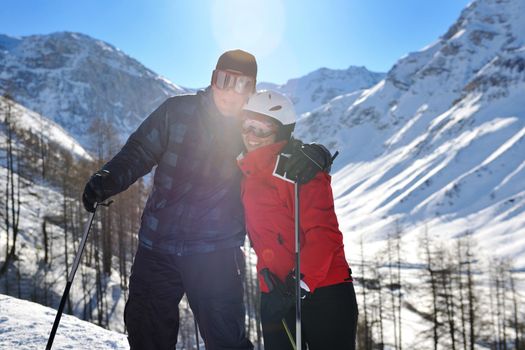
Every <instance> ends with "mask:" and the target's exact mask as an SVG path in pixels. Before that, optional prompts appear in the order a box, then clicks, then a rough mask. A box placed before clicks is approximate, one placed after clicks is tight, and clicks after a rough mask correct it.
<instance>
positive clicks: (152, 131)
mask: <svg viewBox="0 0 525 350" xmlns="http://www.w3.org/2000/svg"><path fill="white" fill-rule="evenodd" d="M169 103H170V100H169V99H168V100H166V101H165V102H164V103H162V104H161V105H160V106H159V107H158V108H157V109H156V110H155V111H153V112H152V113H151V114H150V115H149V116H148V117H147V118H146V119H145V120H144V121H143V122H142V124H141V125H140V126H139V127H138V129H137V130H136V131H135V132H134V133H133V134H131V136H130V137H129V138H128V140H127V141H126V144H125V145H124V146H123V147H122V149H121V150H120V151H119V152H118V153H117V154H116V155H115V156H114V157H113V158H112V159H111V160H110V161H109V162H108V163H107V164H106V165H104V167H103V169H105V170H108V171H109V172H110V174H111V177H112V180H113V181H114V182H115V185H116V188H115V189H114V193H113V194H117V193H119V192H122V191H124V190H126V189H127V188H128V187H129V186H131V185H132V184H133V183H134V182H135V181H136V180H137V179H138V178H140V177H142V176H144V175H146V174H147V173H149V172H150V171H151V169H152V168H153V166H155V165H156V164H158V163H159V161H160V159H161V157H162V154H163V152H164V150H165V148H166V145H167V142H168V137H169V135H168V130H169V128H168V127H167V124H168V111H167V110H168V105H169Z"/></svg>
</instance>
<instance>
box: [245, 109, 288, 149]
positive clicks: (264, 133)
mask: <svg viewBox="0 0 525 350" xmlns="http://www.w3.org/2000/svg"><path fill="white" fill-rule="evenodd" d="M278 129H279V126H278V125H277V124H276V123H275V122H274V121H272V119H271V118H269V117H266V116H264V115H262V114H258V113H253V112H244V115H243V121H242V129H241V130H242V140H243V142H244V146H245V147H246V150H247V151H248V152H252V151H255V150H256V149H258V148H261V147H264V146H267V145H271V144H272V143H275V140H276V133H277V130H278Z"/></svg>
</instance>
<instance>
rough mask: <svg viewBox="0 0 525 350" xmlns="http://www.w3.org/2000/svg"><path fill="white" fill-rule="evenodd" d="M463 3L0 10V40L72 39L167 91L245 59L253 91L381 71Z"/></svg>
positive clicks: (431, 36) (234, 2)
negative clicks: (253, 60) (147, 74)
mask: <svg viewBox="0 0 525 350" xmlns="http://www.w3.org/2000/svg"><path fill="white" fill-rule="evenodd" d="M469 2H470V0H395V1H394V0H325V1H321V0H317V1H310V0H193V1H190V0H187V1H185V0H85V1H74V0H32V1H29V0H2V6H1V8H0V33H2V34H7V35H14V36H25V35H31V34H48V33H52V32H56V31H73V32H81V33H84V34H87V35H89V36H92V37H94V38H97V39H101V40H104V41H106V42H108V43H110V44H112V45H114V46H116V47H118V48H119V49H121V50H122V51H124V52H125V53H127V54H129V55H130V56H132V57H134V58H135V59H137V60H139V61H140V62H141V63H143V64H144V65H145V66H147V67H148V68H150V69H152V70H154V71H155V72H157V73H158V74H161V75H163V76H165V77H167V78H168V79H169V80H171V81H172V82H174V83H176V84H179V85H182V86H187V87H203V86H206V85H207V84H208V82H209V79H210V74H211V70H212V69H213V68H214V66H215V63H216V60H217V58H218V56H219V55H220V54H221V53H222V52H223V51H225V50H227V49H231V48H244V49H246V50H248V51H250V52H252V53H254V54H255V55H256V57H257V59H258V62H259V79H258V80H259V81H269V82H274V83H279V84H281V83H284V82H286V81H287V80H288V79H291V78H296V77H299V76H302V75H305V74H307V73H309V72H311V71H314V70H316V69H318V68H321V67H327V68H333V69H346V68H348V67H349V66H350V65H357V66H366V67H367V68H368V69H370V70H373V71H382V72H386V71H388V70H389V69H390V68H391V66H392V65H393V64H394V63H395V62H396V61H397V59H399V58H400V57H401V56H403V55H405V54H407V53H408V52H411V51H417V50H419V49H421V48H423V47H424V46H426V45H428V44H431V43H432V42H434V41H435V40H436V39H437V38H438V37H439V36H440V35H442V34H444V33H445V32H446V31H447V29H448V28H449V26H450V25H452V23H453V22H454V21H455V20H456V19H457V18H458V17H459V15H460V13H461V10H462V9H463V8H464V7H465V6H466V5H467V4H468V3H469Z"/></svg>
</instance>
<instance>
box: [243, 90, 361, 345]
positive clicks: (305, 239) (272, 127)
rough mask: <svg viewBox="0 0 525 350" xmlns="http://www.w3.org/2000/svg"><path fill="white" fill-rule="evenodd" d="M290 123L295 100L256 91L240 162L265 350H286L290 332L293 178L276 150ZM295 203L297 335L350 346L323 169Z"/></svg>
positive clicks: (351, 316)
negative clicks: (298, 296) (297, 231)
mask: <svg viewBox="0 0 525 350" xmlns="http://www.w3.org/2000/svg"><path fill="white" fill-rule="evenodd" d="M294 126H295V112H294V109H293V105H292V103H291V102H290V100H288V99H287V98H286V97H285V96H283V95H282V94H280V93H278V92H274V91H262V92H258V93H256V94H254V95H253V96H252V97H251V98H250V99H249V101H248V102H247V104H246V106H245V107H244V115H243V120H242V136H243V141H244V145H245V147H246V152H244V153H243V154H241V155H240V156H239V158H238V165H239V167H240V168H241V170H242V172H243V174H244V178H243V181H242V192H241V194H242V200H243V204H244V210H245V216H246V228H247V231H248V235H249V237H250V240H251V243H252V246H253V248H254V250H255V252H256V254H257V258H258V259H257V271H258V277H259V283H260V288H261V320H262V327H263V336H264V343H265V348H266V349H268V350H280V349H286V350H288V349H292V345H291V339H289V336H292V334H295V330H294V328H295V308H294V303H295V301H294V300H295V299H294V295H295V291H294V285H295V283H294V281H293V275H294V274H293V270H294V267H295V266H294V263H295V258H294V257H295V246H294V245H295V236H294V232H295V228H294V183H293V181H291V180H289V179H287V178H286V174H283V173H282V171H281V169H282V168H283V165H284V162H285V161H286V159H287V157H286V156H285V155H284V154H281V151H282V149H283V147H284V146H286V144H287V143H288V142H289V140H290V137H291V133H292V131H293V128H294ZM299 208H300V215H299V217H300V235H301V238H300V241H301V247H300V249H301V267H300V268H301V276H302V279H301V281H300V283H301V294H302V296H303V299H302V303H301V305H302V306H301V308H302V326H301V327H302V338H303V339H304V343H306V344H308V349H310V350H324V349H338V350H339V349H354V348H355V333H356V325H357V313H358V312H357V303H356V297H355V292H354V287H353V284H352V278H351V275H350V268H349V266H348V263H347V261H346V258H345V253H344V247H343V236H342V234H341V231H339V226H338V222H337V217H336V215H335V211H334V199H333V195H332V189H331V186H330V176H329V175H328V174H327V173H325V172H319V173H318V174H317V176H316V177H315V178H314V179H313V180H312V181H310V182H308V183H306V184H303V185H301V186H300V207H299ZM286 327H288V328H289V331H290V332H289V333H290V334H289V335H287V332H286Z"/></svg>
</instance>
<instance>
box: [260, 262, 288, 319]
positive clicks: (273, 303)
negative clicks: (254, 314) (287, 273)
mask: <svg viewBox="0 0 525 350" xmlns="http://www.w3.org/2000/svg"><path fill="white" fill-rule="evenodd" d="M260 273H261V275H262V276H263V278H264V282H265V283H266V285H267V286H268V289H269V290H270V292H269V293H268V295H267V297H266V298H264V299H263V301H262V302H261V313H263V314H264V315H265V316H266V317H267V318H268V319H269V320H272V321H278V322H280V321H281V319H283V318H284V317H285V315H286V314H287V313H288V312H289V311H290V309H291V308H293V307H294V305H295V300H294V295H293V294H291V293H290V292H289V291H288V290H287V288H286V285H285V284H284V283H283V282H281V280H279V278H278V277H277V276H275V275H274V274H273V273H272V272H271V271H270V270H269V269H267V268H265V269H262V270H261V272H260Z"/></svg>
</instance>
